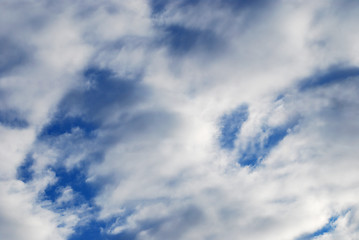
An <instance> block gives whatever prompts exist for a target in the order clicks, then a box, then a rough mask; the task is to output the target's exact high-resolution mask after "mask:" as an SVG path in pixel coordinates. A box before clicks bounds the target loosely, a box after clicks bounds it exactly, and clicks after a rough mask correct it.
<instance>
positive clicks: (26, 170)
mask: <svg viewBox="0 0 359 240" xmlns="http://www.w3.org/2000/svg"><path fill="white" fill-rule="evenodd" d="M33 164H34V159H33V157H32V156H31V155H30V154H28V155H27V156H26V158H25V160H24V161H23V163H22V164H21V165H20V166H19V167H18V168H17V172H16V178H17V179H18V180H21V181H23V182H24V183H27V182H29V181H31V180H32V179H33V175H34V170H33V169H32V168H31V167H32V165H33Z"/></svg>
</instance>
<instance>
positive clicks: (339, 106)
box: [0, 0, 359, 240]
mask: <svg viewBox="0 0 359 240" xmlns="http://www.w3.org/2000/svg"><path fill="white" fill-rule="evenodd" d="M254 2H255V3H248V6H247V5H246V4H244V5H243V6H242V5H241V6H239V7H238V6H237V5H236V6H235V3H232V4H234V5H231V1H225V0H223V1H213V2H211V3H207V2H206V3H205V2H204V1H198V3H197V4H196V3H193V4H189V3H187V4H186V3H181V2H176V1H173V2H169V3H166V9H164V10H163V12H159V13H157V14H155V15H151V7H150V6H149V5H148V3H147V2H146V1H130V2H125V1H105V2H103V3H97V2H93V1H92V2H87V3H79V2H76V3H73V2H70V1H64V2H61V3H57V4H55V5H53V4H52V3H50V2H46V1H41V2H39V3H34V2H32V3H31V2H30V3H26V4H27V5H26V6H29V4H31V5H33V6H34V11H30V12H29V11H27V9H26V8H25V7H20V6H21V5H20V2H19V1H18V2H17V3H10V2H6V3H3V6H4V9H5V10H0V16H1V19H4V21H0V22H2V23H1V24H0V31H1V34H0V37H2V36H5V35H9V36H11V37H9V39H10V40H6V41H10V42H11V44H14V46H21V47H22V48H24V50H23V51H19V53H21V54H24V59H25V60H24V61H25V62H24V63H22V64H19V65H18V66H16V67H14V68H11V69H10V68H9V69H10V70H6V71H5V70H4V72H3V73H0V74H1V75H0V78H1V79H0V94H2V93H5V94H4V96H1V100H3V99H4V101H3V103H1V105H0V110H3V109H5V110H6V109H15V110H16V111H17V112H19V114H20V115H21V116H23V117H24V119H26V121H28V122H29V126H28V127H26V128H25V129H16V128H11V127H9V126H2V125H0V131H1V133H2V134H1V137H0V138H1V142H2V143H1V145H0V157H1V158H2V159H3V160H2V161H1V163H0V166H1V168H0V169H1V170H0V173H1V185H0V186H1V188H0V195H1V198H0V199H1V201H0V221H1V222H2V223H3V224H0V225H1V226H3V227H2V228H1V231H0V237H1V238H6V239H14V240H15V239H16V240H17V239H40V240H41V239H50V238H51V239H66V238H67V237H68V236H69V235H70V234H71V233H73V231H74V229H75V227H76V226H79V225H80V226H83V225H86V224H87V223H88V222H89V219H96V218H97V220H98V221H105V222H106V221H107V226H109V227H108V228H107V229H105V232H106V233H108V234H120V233H124V232H127V233H132V234H135V235H136V239H146V240H147V239H239V238H240V239H242V238H243V239H254V240H255V239H258V240H261V239H266V240H270V239H284V240H286V239H288V240H289V239H296V238H297V237H300V236H303V235H305V234H310V233H314V232H316V231H317V230H318V229H321V228H322V227H323V226H325V224H327V223H328V220H329V219H330V218H331V217H333V216H338V219H337V220H336V221H335V222H334V223H333V224H334V225H335V226H336V227H335V228H334V229H333V231H331V232H327V233H325V234H323V235H321V236H317V238H316V239H339V238H340V239H346V238H347V239H353V238H355V237H356V236H357V234H358V233H357V230H356V229H357V225H358V221H357V218H358V216H357V213H356V209H357V208H358V204H357V201H356V200H357V198H358V196H359V192H358V190H357V187H356V186H357V184H358V177H357V174H356V170H357V169H358V167H359V166H358V163H357V162H358V161H357V156H358V150H357V149H356V146H357V145H358V137H357V135H358V131H359V125H358V123H357V121H356V120H357V118H358V110H357V109H359V108H358V105H359V102H358V80H357V77H353V76H351V78H347V77H346V76H345V73H344V74H339V75H338V74H337V75H338V77H337V78H338V79H337V80H335V79H334V80H333V81H332V82H331V83H322V84H318V85H315V84H313V85H310V84H309V85H308V86H309V87H307V88H306V89H304V88H303V89H302V88H301V87H300V86H301V84H302V83H303V82H304V81H305V79H306V78H308V79H307V80H306V81H308V82H309V81H310V80H311V78H313V79H314V80H315V79H317V80H318V79H319V80H320V78H323V74H322V73H323V72H324V73H325V72H327V73H328V74H334V75H335V74H336V72H335V71H337V70H336V69H340V67H342V68H344V67H345V66H356V65H357V63H358V57H357V54H356V52H357V50H358V49H356V42H357V38H358V36H357V35H358V33H357V32H356V31H355V27H356V22H357V20H358V19H357V18H358V17H357V16H359V15H358V14H357V11H358V9H359V6H357V5H356V4H354V3H353V4H351V3H349V1H344V3H335V2H334V1H329V2H328V1H316V2H315V3H309V2H304V1H284V0H282V1H276V2H271V3H267V2H266V1H259V2H261V3H258V1H254ZM226 4H227V5H226ZM228 4H229V5H228ZM261 4H265V5H263V6H264V7H262V5H261ZM346 4H347V5H346ZM7 12H11V13H12V14H8V13H7ZM1 13H4V14H1ZM5 20H6V21H7V22H8V23H9V25H6V24H4V22H5ZM35 23H36V24H35ZM9 26H12V27H9ZM170 26H177V27H179V30H178V29H177V30H173V31H174V32H171V31H172V30H171V29H169V28H168V27H170ZM15 28H16V30H14V29H15ZM176 31H183V32H182V33H181V32H176ZM186 31H188V32H186ZM171 34H173V35H174V36H171ZM181 34H183V35H181ZM185 34H188V35H187V36H185ZM201 34H202V35H201ZM181 37H183V38H182V40H181ZM23 39H26V41H24V40H23ZM178 39H179V40H178ZM171 41H174V42H176V41H180V43H181V41H184V42H185V41H189V42H188V43H183V42H182V43H183V44H184V45H183V46H182V49H174V48H176V46H175V44H173V42H171ZM191 41H194V42H195V43H191ZM206 41H211V42H210V43H209V42H206ZM25 42H26V44H25ZM0 43H1V41H0ZM171 44H172V45H171ZM186 44H187V45H186ZM177 47H178V46H177ZM181 51H182V52H181ZM21 54H20V55H21ZM25 55H28V56H29V57H25ZM1 61H2V60H1ZM0 63H2V62H0ZM333 65H338V67H337V68H332V66H333ZM88 66H93V67H94V68H95V69H96V68H97V69H107V70H109V72H110V73H113V75H110V79H106V76H104V75H100V77H98V78H99V79H90V80H91V81H92V80H93V82H90V80H88V79H84V78H85V77H84V76H83V72H84V71H85V70H86V68H88ZM1 69H2V68H1V67H0V70H1ZM4 69H5V68H4ZM321 74H322V75H321ZM92 77H94V78H96V76H92ZM324 80H325V79H324ZM86 81H88V82H87V83H86ZM96 81H98V82H96ZM106 81H112V82H113V84H108V86H110V87H111V88H112V89H106V86H107V85H106V84H105V83H106ZM99 83H104V85H101V84H99ZM86 84H87V85H86ZM103 86H105V87H103ZM108 86H107V87H108ZM122 88H124V89H125V90H122ZM96 91H97V92H96ZM116 91H118V92H116ZM92 93H96V94H98V95H95V96H97V97H98V99H93V98H94V96H92V98H91V96H90V95H91V94H92ZM61 104H63V105H66V104H67V105H66V106H65V107H63V108H61V107H62V105H61ZM242 104H247V105H248V111H249V117H248V120H246V121H245V122H244V123H243V125H242V127H241V129H240V131H239V132H238V133H237V140H236V141H235V148H234V149H233V150H228V149H227V150H226V149H221V148H220V144H219V136H220V134H221V133H220V128H221V127H220V126H219V119H220V118H221V116H223V115H224V114H227V113H230V112H231V111H233V110H234V109H236V108H237V107H238V106H240V105H242ZM59 105H60V106H59ZM59 110H60V113H59ZM61 111H65V112H61ZM66 111H68V112H66ZM0 114H1V112H0ZM61 114H63V115H64V118H66V117H69V116H70V117H74V116H75V117H76V116H77V117H81V118H84V120H86V121H89V122H91V121H93V122H95V123H96V124H95V125H96V130H93V132H91V134H93V135H91V137H88V138H87V137H86V134H87V132H86V131H92V130H86V129H81V126H80V127H79V126H77V127H76V126H70V127H69V129H66V131H64V132H65V133H63V134H59V136H56V134H55V135H53V136H52V137H51V139H50V138H49V139H46V138H43V139H41V138H36V136H37V135H38V134H40V132H41V129H42V128H43V127H44V126H45V125H46V124H47V123H49V122H51V121H52V119H53V118H58V119H57V120H59V121H61V120H62V119H61ZM66 114H67V115H66ZM58 115H60V116H58ZM85 118H87V119H85ZM0 120H1V119H0ZM0 123H1V121H0ZM294 123H295V124H296V125H295V126H291V129H289V130H288V132H287V135H286V136H284V138H283V139H282V140H281V141H279V143H278V144H277V145H275V144H274V145H275V146H266V141H269V140H268V139H269V137H270V135H271V133H272V132H271V131H274V129H276V128H278V127H283V128H285V127H286V126H287V125H290V124H294ZM59 128H60V127H59ZM247 146H252V148H253V149H252V150H253V154H262V153H264V150H263V151H262V152H260V150H258V149H264V148H271V149H268V150H266V151H268V152H265V154H264V155H263V156H262V157H263V159H262V160H261V162H260V164H259V165H258V166H256V167H254V168H253V167H252V168H251V167H249V166H243V165H242V166H241V165H240V164H239V163H238V161H239V160H240V159H239V158H240V156H241V154H244V153H245V152H246V151H247V150H248V149H247ZM247 153H248V152H247ZM27 154H30V155H31V157H32V158H33V159H34V164H33V166H32V167H31V170H33V171H34V175H33V179H32V180H30V181H28V182H21V181H19V180H16V169H17V168H18V167H19V166H20V164H21V161H22V160H23V159H25V157H26V155H27ZM96 154H97V155H96ZM81 164H83V165H85V166H86V167H87V166H88V167H89V172H88V175H86V176H85V177H84V179H82V180H83V181H84V182H85V183H84V184H98V185H101V186H100V187H99V188H100V189H99V191H98V192H96V194H97V195H96V196H95V198H94V202H95V204H96V205H97V206H98V207H100V211H99V214H98V216H97V215H96V214H93V212H92V211H93V208H92V207H91V204H92V203H88V204H86V203H85V204H80V205H79V206H77V205H76V204H74V205H73V206H72V205H71V204H72V203H74V202H75V201H76V199H77V198H78V197H79V195H80V193H77V192H76V189H74V188H72V187H71V186H62V185H61V184H65V185H66V183H59V181H60V179H61V176H58V175H57V176H56V167H58V166H64V167H65V170H67V171H70V170H72V169H74V168H82V167H83V165H81ZM49 166H51V167H53V168H51V169H49V168H48V167H49ZM81 170H83V174H87V172H86V171H87V169H86V168H84V169H81ZM73 180H74V181H79V180H78V179H73ZM70 181H71V180H70ZM56 184H59V186H58V188H59V189H60V192H59V197H58V198H57V199H55V201H53V202H52V201H51V200H47V201H43V199H41V196H44V195H46V193H45V190H46V188H47V187H49V186H56ZM39 196H40V199H39ZM63 205H66V206H67V205H69V207H68V208H65V207H64V208H59V206H63ZM113 218H115V220H113Z"/></svg>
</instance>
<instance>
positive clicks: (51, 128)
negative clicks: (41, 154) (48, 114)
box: [39, 116, 98, 138]
mask: <svg viewBox="0 0 359 240" xmlns="http://www.w3.org/2000/svg"><path fill="white" fill-rule="evenodd" d="M75 128H78V129H81V130H82V131H83V132H84V133H85V135H86V136H88V137H90V136H91V135H92V134H93V133H94V131H95V130H96V129H97V128H98V126H97V125H96V124H95V123H91V122H87V121H85V120H84V119H82V118H80V117H65V118H63V119H61V116H59V117H55V119H54V120H52V122H50V123H49V124H48V125H47V126H45V127H44V128H43V129H42V131H41V133H40V135H39V137H40V138H43V137H46V136H51V137H56V136H59V135H61V134H64V133H71V132H72V130H73V129H75Z"/></svg>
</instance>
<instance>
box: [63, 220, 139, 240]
mask: <svg viewBox="0 0 359 240" xmlns="http://www.w3.org/2000/svg"><path fill="white" fill-rule="evenodd" d="M113 221H114V220H113V219H111V220H107V221H96V220H93V221H91V222H89V223H88V224H86V225H82V226H78V227H76V228H75V232H74V234H72V235H71V236H70V237H69V238H68V240H85V239H86V240H87V239H96V240H134V239H136V233H133V232H127V231H124V232H121V233H119V234H109V233H107V231H106V230H107V229H108V228H109V227H110V225H111V224H112V223H113Z"/></svg>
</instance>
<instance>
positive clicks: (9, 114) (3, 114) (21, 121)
mask: <svg viewBox="0 0 359 240" xmlns="http://www.w3.org/2000/svg"><path fill="white" fill-rule="evenodd" d="M0 124H1V125H3V126H5V127H10V128H16V129H23V128H27V127H28V126H29V123H28V121H27V120H26V119H25V118H23V117H22V116H21V115H20V114H19V113H18V112H17V111H16V110H12V109H5V110H0Z"/></svg>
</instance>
